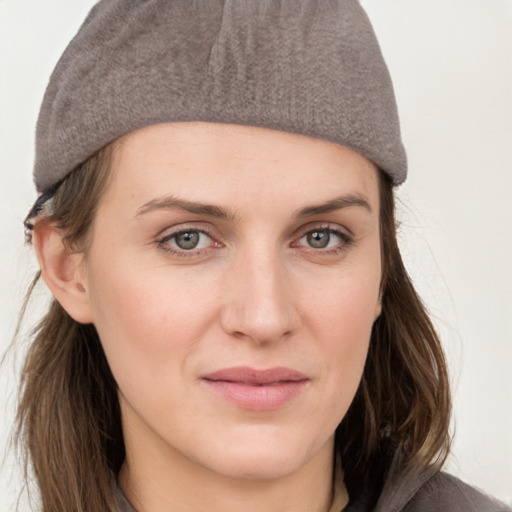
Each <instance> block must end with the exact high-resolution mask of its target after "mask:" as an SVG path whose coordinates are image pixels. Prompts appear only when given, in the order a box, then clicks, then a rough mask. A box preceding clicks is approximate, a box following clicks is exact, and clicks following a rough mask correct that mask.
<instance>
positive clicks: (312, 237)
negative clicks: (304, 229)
mask: <svg viewBox="0 0 512 512" xmlns="http://www.w3.org/2000/svg"><path fill="white" fill-rule="evenodd" d="M330 238H331V237H330V235H329V233H328V232H327V231H312V232H311V233H308V235H307V241H308V244H309V245H310V246H311V247H314V248H315V249H323V248H324V247H327V245H328V244H329V240H330Z"/></svg>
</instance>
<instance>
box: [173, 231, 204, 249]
mask: <svg viewBox="0 0 512 512" xmlns="http://www.w3.org/2000/svg"><path fill="white" fill-rule="evenodd" d="M198 244H199V233H195V232H193V231H186V232H184V233H179V234H178V235H176V245H177V246H178V247H179V248H180V249H185V250H187V249H194V248H195V247H197V245H198Z"/></svg>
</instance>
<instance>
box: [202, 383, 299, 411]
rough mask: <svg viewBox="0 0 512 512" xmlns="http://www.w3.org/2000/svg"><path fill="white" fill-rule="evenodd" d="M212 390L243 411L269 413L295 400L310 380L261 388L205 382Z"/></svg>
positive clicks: (268, 385) (240, 384) (249, 385)
mask: <svg viewBox="0 0 512 512" xmlns="http://www.w3.org/2000/svg"><path fill="white" fill-rule="evenodd" d="M203 382H205V383H206V384H207V385H208V387H209V388H210V389H212V390H213V391H214V392H215V393H217V394H219V395H221V396H222V397H223V398H225V399H226V400H228V401H229V402H232V403H234V404H235V405H237V406H238V407H241V408H243V409H249V410H252V411H267V410H272V409H277V408H279V407H282V406H283V405H285V404H286V403H288V402H289V401H290V400H292V399H293V398H295V397H296V396H297V395H298V394H299V393H300V392H301V391H302V390H303V389H304V387H305V386H306V384H307V382H308V380H307V379H305V380H300V381H283V382H278V383H276V384H264V385H261V386H257V385H251V384H243V383H240V382H230V381H224V380H208V379H204V381H203Z"/></svg>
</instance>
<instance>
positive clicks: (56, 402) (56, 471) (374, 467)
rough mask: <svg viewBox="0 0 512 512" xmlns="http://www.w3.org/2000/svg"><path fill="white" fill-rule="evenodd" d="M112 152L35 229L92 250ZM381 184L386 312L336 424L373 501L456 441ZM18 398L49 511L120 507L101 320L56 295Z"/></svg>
mask: <svg viewBox="0 0 512 512" xmlns="http://www.w3.org/2000/svg"><path fill="white" fill-rule="evenodd" d="M112 154H113V149H112V145H110V146H107V147H106V148H104V149H102V150H100V151H99V152H98V153H97V154H95V155H94V156H92V157H91V158H90V159H89V160H88V161H86V162H85V163H84V164H83V165H81V166H79V167H78V168H77V169H75V170H74V171H73V172H72V173H71V174H70V175H69V176H68V177H67V178H66V179H65V180H64V181H63V182H62V183H61V184H60V185H59V186H58V187H56V189H55V190H53V191H52V193H51V194H50V195H51V199H48V198H45V199H46V200H47V203H48V202H49V203H50V206H43V207H42V208H41V205H39V207H38V208H37V209H36V210H32V211H31V213H30V214H29V216H28V217H27V219H26V221H25V225H26V227H27V228H28V233H29V236H28V239H29V240H30V230H31V228H32V227H33V226H32V221H33V220H35V221H36V223H37V222H40V221H47V222H55V223H57V224H58V225H59V227H60V228H61V229H62V230H63V232H64V233H65V236H64V239H63V240H64V243H65V246H66V249H67V250H68V251H84V252H85V255H86V253H87V243H88V238H89V237H90V234H91V231H92V227H93V222H94V217H95V212H96V210H97V208H98V204H99V203H100V200H101V197H102V193H103V191H104V189H105V187H106V186H107V184H108V179H109V176H110V174H111V172H112V171H111V169H110V168H111V163H112ZM379 187H380V236H381V252H382V269H383V270H382V283H381V293H382V312H381V315H380V317H379V318H378V319H377V320H376V322H375V323H374V326H373V330H372V334H371V340H370V347H369V353H368V358H367V361H366V365H365V368H364V372H363V376H362V380H361V383H360V385H359V388H358V391H357V393H356V395H355V398H354V400H353V402H352V404H351V406H350V408H349V410H348V412H347V414H346V415H345V417H344V419H343V421H342V422H341V424H340V425H339V427H338V429H337V432H336V446H337V450H338V451H339V453H340V455H341V460H342V464H343V468H344V473H345V482H346V485H347V488H348V490H349V494H350V496H351V497H355V496H356V495H357V494H358V493H360V492H362V490H363V489H364V488H365V487H367V488H371V489H375V493H374V495H373V496H372V500H373V502H376V501H377V499H378V497H379V494H381V491H382V489H383V487H384V488H387V486H388V485H389V482H398V481H399V479H400V478H401V477H402V476H403V475H404V474H406V473H408V472H410V471H413V472H416V473H422V472H427V471H432V470H434V471H435V470H438V469H439V468H440V467H441V465H442V463H443V462H444V460H445V458H446V456H447V454H448V451H449V445H450V436H449V423H450V393H449V384H448V376H447V370H446V363H445V358H444V355H443V351H442V348H441V344H440V341H439V339H438V336H437V335H436V332H435V330H434V328H433V326H432V323H431V321H430V319H429V317H428V314H427V312H426V310H425V307H424V306H423V305H422V303H421V300H420V299H419V297H418V295H417V294H416V292H415V290H414V287H413V284H412V282H411V279H410V278H409V276H408V274H407V272H406V270H405V268H404V265H403V262H402V258H401V255H400V251H399V247H398V243H397V238H396V231H397V229H396V224H395V214H394V210H395V205H394V192H393V185H392V182H391V179H390V178H389V177H388V176H387V175H386V174H384V173H383V172H379ZM34 217H35V219H34ZM36 229H37V227H36ZM39 277H40V273H39V274H38V275H36V277H35V279H34V281H33V283H32V286H31V287H30V289H29V292H28V293H27V298H26V303H27V302H28V300H29V297H30V293H31V291H32V289H33V287H34V285H35V283H36V282H37V280H38V279H39ZM26 303H25V306H26ZM20 321H21V320H20ZM20 397H21V398H20V403H19V407H18V412H17V441H18V445H19V447H20V448H21V450H22V453H23V454H24V461H25V475H26V477H27V479H28V474H29V472H30V471H33V474H34V476H35V478H36V481H37V484H38V486H39V490H40V495H41V510H42V512H55V511H56V510H65V511H66V512H86V511H90V510H97V511H110V510H114V509H115V504H116V494H115V487H116V485H117V484H116V480H117V475H118V473H119V470H120V468H121V465H122V463H123V460H124V457H125V448H124V441H123V434H122V428H121V414H120V408H119V401H118V390H117V385H116V382H115V380H114V377H113V375H112V373H111V371H110V368H109V366H108V363H107V360H106V357H105V354H104V352H103V348H102V345H101V342H100V339H99V337H98V334H97V332H96V329H95V327H94V325H92V324H88V325H83V324H80V323H77V322H76V321H74V320H73V319H72V318H71V317H70V316H69V315H68V314H67V313H66V312H65V311H64V309H63V308H62V307H61V306H60V304H59V303H58V302H57V301H56V300H55V299H53V300H52V303H51V305H50V307H49V311H48V313H47V314H46V315H45V316H44V318H43V319H42V320H41V321H40V323H39V324H38V325H37V327H36V329H35V331H34V338H33V341H32V343H31V345H30V348H29V351H28V354H27V356H26V360H25V364H24V367H23V370H22V375H21V382H20ZM397 461H398V462H397ZM384 483H386V485H384Z"/></svg>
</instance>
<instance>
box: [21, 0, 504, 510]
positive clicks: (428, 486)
mask: <svg viewBox="0 0 512 512" xmlns="http://www.w3.org/2000/svg"><path fill="white" fill-rule="evenodd" d="M405 176H406V161H405V154H404V151H403V147H402V143H401V140H400V132H399V127H398V119H397V114H396V106H395V101H394V96H393V91H392V86H391V82H390V79H389V75H388V73H387V68H386V66H385V64H384V62H383V60H382V56H381V54H380V50H379V48H378V44H377V42H376V40H375V37H374V35H373V32H372V30H371V27H370V25H369V22H368V20H367V18H366V16H365V14H364V12H363V11H362V10H361V8H360V6H359V5H358V3H357V2H351V1H339V2H328V3H327V2H326V3H322V4H320V3H318V2H313V1H310V2H307V1H305V2H301V3H300V4H298V3H296V2H291V1H290V2H277V1H268V2H261V3H260V2H258V3H255V2H254V3H251V2H241V1H238V2H208V3H196V2H173V3H171V2H162V1H160V2H157V1H146V2H130V3H127V2H121V1H108V2H105V1H104V2H101V3H100V4H98V6H97V7H96V8H95V9H94V10H93V11H92V12H91V14H90V15H89V17H88V18H87V20H86V22H85V24H84V26H83V27H82V28H81V30H80V32H79V34H78V35H77V37H76V38H75V40H74V41H73V42H72V43H71V45H70V46H69V48H68V50H67V51H66V53H65V54H64V56H63V58H62V59H61V61H60V63H59V64H58V66H57V68H56V70H55V72H54V74H53V76H52V78H51V80H50V85H49V87H48V90H47V94H46V96H45V100H44V102H43V106H42V109H41V115H40V119H39V123H38V133H37V156H36V168H35V181H36V186H37V188H38V191H39V192H40V193H41V195H40V198H39V200H38V201H37V203H36V205H35V207H34V209H33V210H32V212H31V213H30V214H29V217H28V219H27V228H28V232H29V237H31V238H32V241H33V244H34V247H35V250H36V253H37V255H38V259H39V263H40V267H41V275H42V277H43V279H44V281H45V282H46V284H47V285H48V287H49V288H50V290H51V292H52V294H53V295H54V297H55V301H54V302H53V303H52V305H51V308H50V311H49V313H48V314H47V316H46V317H45V318H44V319H43V320H42V322H41V324H40V327H39V329H38V333H37V335H36V338H35V340H34V343H33V345H32V348H31V350H30V352H29V355H28V357H27V361H26V364H25V369H24V374H23V383H22V385H23V396H22V401H21V404H20V409H19V426H20V432H21V436H22V437H21V439H22V442H24V443H25V445H26V447H27V448H28V450H29V451H30V457H31V462H32V465H33V468H34V472H35V475H36V478H37V480H38V483H39V487H40V489H41V495H42V505H43V510H48V511H49V510H129V511H131V510H133V509H134V508H135V509H137V510H138V511H139V512H142V511H145V510H149V511H151V510H167V509H173V510H184V511H185V510H206V509H208V510H212V509H213V510H232V509H235V508H236V509H237V510H239V509H245V510H295V511H296V510H308V511H310V510H315V511H316V510H318V511H327V510H332V511H335V510H336V511H337V510H436V508H435V507H437V510H468V509H469V510H471V507H473V508H474V509H475V510H505V508H504V507H501V505H499V504H497V503H494V502H492V501H491V500H490V499H488V498H485V497H484V496H482V495H480V494H479V493H477V492H476V491H474V490H472V489H471V488H469V487H467V486H464V485H463V484H462V483H460V482H459V481H456V480H455V479H452V478H451V477H448V476H446V475H444V474H442V473H439V469H440V467H441V465H442V463H443V461H444V459H445V457H446V454H447V452H448V446H449V436H448V422H449V408H450V406H449V391H448V383H447V376H446V368H445V362H444V357H443V354H442V350H441V348H440V344H439V341H438V339H437V336H436V334H435V332H434V330H433V328H432V326H431V323H430V321H429V319H428V317H427V315H426V313H425V311H424V309H423V307H422V305H421V303H420V301H419V299H418V298H417V296H416V294H415V292H414V289H413V287H412V285H411V283H410V281H409V279H408V277H407V274H406V272H405V270H404V268H403V265H402V262H401V258H400V254H399V251H398V248H397V244H396V237H395V226H394V217H393V192H392V187H393V186H394V185H398V184H400V183H401V182H402V181H403V180H404V179H405Z"/></svg>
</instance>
